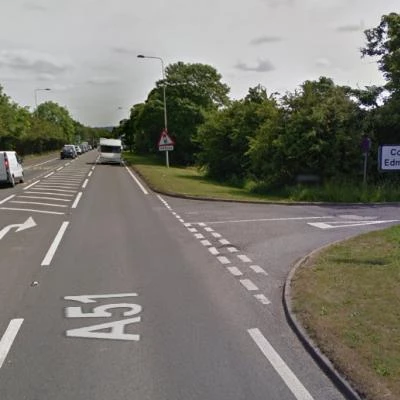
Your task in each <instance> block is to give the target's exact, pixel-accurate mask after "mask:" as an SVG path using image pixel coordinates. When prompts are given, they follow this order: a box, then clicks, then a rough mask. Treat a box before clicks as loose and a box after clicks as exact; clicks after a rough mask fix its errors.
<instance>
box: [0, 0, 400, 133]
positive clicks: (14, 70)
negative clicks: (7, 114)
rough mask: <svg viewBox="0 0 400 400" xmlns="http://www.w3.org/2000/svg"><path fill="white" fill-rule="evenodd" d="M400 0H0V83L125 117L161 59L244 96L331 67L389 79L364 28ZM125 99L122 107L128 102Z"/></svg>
mask: <svg viewBox="0 0 400 400" xmlns="http://www.w3.org/2000/svg"><path fill="white" fill-rule="evenodd" d="M398 11H399V0H379V1H378V0H200V1H191V0H143V1H140V0H0V85H2V86H3V88H4V90H5V92H6V93H7V94H8V95H9V96H10V97H11V98H12V99H13V100H14V101H16V102H17V103H19V104H20V105H23V106H31V107H34V104H35V99H34V92H35V89H42V88H51V89H52V91H51V92H45V91H38V92H37V96H38V101H39V102H43V101H46V100H53V101H56V102H58V103H59V104H61V105H63V106H66V107H67V108H68V109H69V111H70V112H71V114H72V116H73V117H74V118H75V119H77V120H78V121H80V122H82V123H84V124H87V125H91V126H109V125H115V124H117V123H118V121H119V120H121V119H123V118H125V117H126V116H127V115H128V113H129V107H130V106H131V105H133V104H135V103H139V102H143V101H144V100H145V99H146V97H147V94H148V92H149V91H150V90H151V89H152V88H153V87H154V84H155V81H157V80H158V79H160V78H161V63H160V62H159V61H158V60H151V59H138V58H137V57H136V56H137V54H146V55H149V56H158V57H162V58H163V60H164V62H165V64H169V63H175V62H177V61H183V62H187V63H196V62H200V63H207V64H210V65H212V66H214V67H215V68H216V69H217V70H218V72H219V73H220V74H221V75H222V80H223V82H224V83H226V84H228V86H229V87H230V88H231V92H230V96H231V98H242V97H244V96H245V95H246V93H247V91H248V89H249V87H253V86H255V85H257V84H259V83H260V84H261V85H263V86H265V87H266V88H267V90H268V92H269V93H272V92H275V91H278V92H280V93H284V92H285V91H288V90H289V91H293V90H294V89H295V88H296V87H297V86H298V85H300V84H301V83H302V82H304V81H305V80H307V79H318V77H319V76H321V75H325V76H328V77H331V78H333V80H334V81H335V83H337V84H346V85H351V86H353V87H355V86H357V85H359V86H360V87H362V86H365V85H372V84H381V83H382V82H383V81H382V75H381V73H380V72H379V71H378V69H377V66H376V63H374V62H373V60H371V59H361V58H360V51H359V49H360V47H362V46H363V45H364V44H365V38H364V34H363V31H364V30H365V29H367V28H371V27H375V26H377V25H378V24H379V22H380V18H381V16H382V15H383V14H387V13H389V12H398ZM119 107H121V108H122V109H119Z"/></svg>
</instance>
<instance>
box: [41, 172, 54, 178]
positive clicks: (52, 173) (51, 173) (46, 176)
mask: <svg viewBox="0 0 400 400" xmlns="http://www.w3.org/2000/svg"><path fill="white" fill-rule="evenodd" d="M52 175H54V172H50V173H49V174H47V175H45V176H44V177H43V178H48V177H49V176H52Z"/></svg>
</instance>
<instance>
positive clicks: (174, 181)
mask: <svg viewBox="0 0 400 400" xmlns="http://www.w3.org/2000/svg"><path fill="white" fill-rule="evenodd" d="M123 157H124V160H125V162H126V163H127V164H128V165H131V166H132V167H133V168H134V169H135V170H136V171H137V172H138V173H139V174H140V175H141V176H142V177H143V178H144V179H145V180H146V182H147V183H148V185H149V186H151V188H152V189H153V190H155V191H159V192H162V193H167V194H171V195H180V196H188V197H194V198H210V199H219V200H236V201H256V202H286V203H287V202H289V203H290V202H335V203H340V202H346V203H349V202H355V203H359V202H361V203H370V202H395V201H398V200H399V199H400V186H399V185H396V184H394V183H390V182H382V183H376V184H370V185H368V186H364V185H363V184H362V183H359V184H358V185H354V184H351V183H346V182H330V183H327V184H325V185H318V186H315V185H313V186H308V185H300V184H298V185H293V186H286V187H283V188H279V187H278V188H268V187H262V186H260V185H258V184H257V183H256V182H254V181H247V182H244V183H237V184H236V185H235V184H233V183H229V182H221V181H217V180H215V179H212V178H210V177H209V176H208V175H207V174H206V173H204V172H203V171H202V170H201V169H199V168H196V167H194V166H188V167H177V166H175V167H170V168H167V167H166V166H165V160H164V158H163V157H162V156H161V157H160V156H159V155H146V156H143V155H137V154H135V153H131V152H124V155H123Z"/></svg>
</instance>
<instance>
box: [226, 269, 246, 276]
mask: <svg viewBox="0 0 400 400" xmlns="http://www.w3.org/2000/svg"><path fill="white" fill-rule="evenodd" d="M226 269H227V270H228V271H229V272H230V273H231V274H232V275H233V276H242V275H243V274H242V271H240V269H239V268H238V267H226Z"/></svg>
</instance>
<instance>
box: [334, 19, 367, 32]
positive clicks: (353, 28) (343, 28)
mask: <svg viewBox="0 0 400 400" xmlns="http://www.w3.org/2000/svg"><path fill="white" fill-rule="evenodd" d="M364 28H365V24H364V21H361V22H360V23H359V24H358V25H355V24H349V25H342V26H338V27H337V28H336V31H338V32H360V31H363V30H364Z"/></svg>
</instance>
